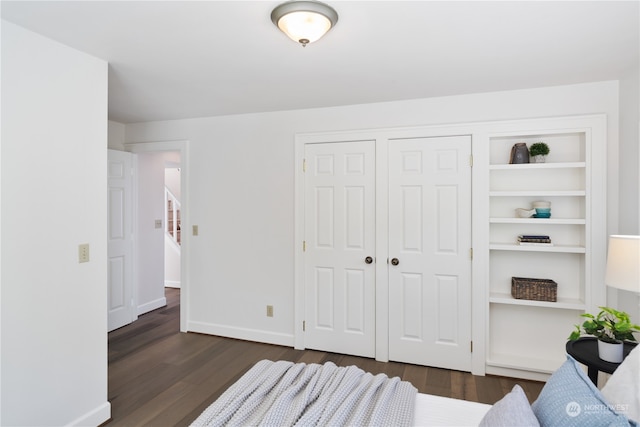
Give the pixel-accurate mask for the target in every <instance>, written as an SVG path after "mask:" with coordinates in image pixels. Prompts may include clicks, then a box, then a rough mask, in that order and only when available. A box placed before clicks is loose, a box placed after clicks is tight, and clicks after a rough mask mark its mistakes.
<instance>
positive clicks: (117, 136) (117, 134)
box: [107, 120, 125, 151]
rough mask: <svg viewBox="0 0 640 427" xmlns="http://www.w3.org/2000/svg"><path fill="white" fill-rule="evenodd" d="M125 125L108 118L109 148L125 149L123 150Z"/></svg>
mask: <svg viewBox="0 0 640 427" xmlns="http://www.w3.org/2000/svg"><path fill="white" fill-rule="evenodd" d="M124 132H125V125H123V124H122V123H118V122H114V121H111V120H109V127H108V133H107V135H108V140H107V145H108V146H109V148H110V149H111V150H118V151H125V150H124V142H125V137H124Z"/></svg>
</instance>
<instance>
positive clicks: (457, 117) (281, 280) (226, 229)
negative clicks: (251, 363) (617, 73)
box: [126, 81, 618, 345]
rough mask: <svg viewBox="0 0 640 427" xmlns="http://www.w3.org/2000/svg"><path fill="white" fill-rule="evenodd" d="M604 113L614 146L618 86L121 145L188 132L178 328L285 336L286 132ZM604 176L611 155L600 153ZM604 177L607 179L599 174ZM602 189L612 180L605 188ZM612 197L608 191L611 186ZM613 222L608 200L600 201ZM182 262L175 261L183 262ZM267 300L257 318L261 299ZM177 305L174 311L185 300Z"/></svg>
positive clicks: (386, 106)
mask: <svg viewBox="0 0 640 427" xmlns="http://www.w3.org/2000/svg"><path fill="white" fill-rule="evenodd" d="M590 113H607V114H608V117H609V127H608V138H609V148H608V152H609V156H611V153H617V152H618V148H617V144H618V82H615V81H611V82H599V83H592V84H583V85H572V86H563V87H553V88H542V89H530V90H519V91H509V92H496V93H485V94H474V95H463V96H451V97H443V98H430V99H420V100H411V101H402V102H390V103H381V104H369V105H355V106H346V107H335V108H323V109H312V110H298V111H284V112H275V113H263V114H247V115H236V116H225V117H210V118H199V119H190V120H173V121H163V122H153V123H137V124H131V125H127V128H126V136H127V142H128V143H129V142H144V141H166V140H189V141H190V153H189V158H188V159H186V160H185V159H183V160H182V161H183V165H185V166H187V167H188V168H189V176H190V183H189V188H188V192H189V194H190V198H189V200H190V202H189V208H190V212H189V217H190V221H191V224H184V227H183V230H187V229H188V230H190V229H191V225H192V224H196V225H198V226H199V236H196V237H192V238H191V239H190V247H189V251H190V256H189V257H188V259H187V261H186V262H187V268H188V270H189V271H188V275H189V278H190V279H189V282H188V284H185V283H183V284H182V287H183V288H184V287H185V286H188V288H189V293H188V295H189V297H188V302H187V303H188V313H189V314H188V316H189V319H188V326H187V327H188V329H189V330H198V331H202V332H209V333H216V334H221V335H229V336H234V337H238V338H245V339H256V340H262V341H265V342H272V343H280V344H285V345H292V344H293V330H294V329H293V327H294V325H293V318H294V317H293V313H294V307H293V302H294V298H293V297H294V283H293V280H294V279H293V272H294V267H293V259H294V256H293V255H294V241H293V234H294V226H293V223H294V167H299V165H294V135H295V134H296V133H298V132H314V131H338V130H347V129H367V128H381V127H398V126H420V125H430V124H444V123H465V122H477V121H487V120H502V119H516V118H532V117H549V116H560V115H574V114H590ZM608 166H609V168H610V169H609V170H610V172H609V176H608V177H609V178H610V177H611V176H612V174H614V173H615V171H616V169H617V157H615V156H614V157H612V158H610V159H609V163H608ZM603 179H605V177H603ZM609 185H610V184H609ZM609 189H610V190H611V192H612V193H615V191H613V190H615V188H611V187H610V188H609ZM609 202H610V203H609V212H608V214H609V220H610V223H609V228H611V227H613V225H617V216H618V211H617V203H618V202H617V197H616V198H615V199H614V200H609ZM183 266H184V265H183ZM267 304H270V305H273V306H274V317H273V318H267V317H266V315H265V313H266V310H265V308H266V305H267ZM183 309H184V308H183Z"/></svg>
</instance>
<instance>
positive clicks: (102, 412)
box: [67, 402, 111, 427]
mask: <svg viewBox="0 0 640 427" xmlns="http://www.w3.org/2000/svg"><path fill="white" fill-rule="evenodd" d="M109 419H111V403H109V402H105V403H103V404H102V405H100V406H98V407H97V408H95V409H94V410H93V411H89V412H87V413H86V414H84V415H83V416H81V417H79V418H76V419H75V420H73V421H72V422H70V423H69V424H67V426H68V427H71V426H99V425H101V424H103V423H105V422H106V421H108V420H109Z"/></svg>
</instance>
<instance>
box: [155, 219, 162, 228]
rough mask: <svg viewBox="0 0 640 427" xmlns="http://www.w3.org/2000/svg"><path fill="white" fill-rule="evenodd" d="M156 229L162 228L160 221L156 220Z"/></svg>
mask: <svg viewBox="0 0 640 427" xmlns="http://www.w3.org/2000/svg"><path fill="white" fill-rule="evenodd" d="M156 228H162V220H161V219H156Z"/></svg>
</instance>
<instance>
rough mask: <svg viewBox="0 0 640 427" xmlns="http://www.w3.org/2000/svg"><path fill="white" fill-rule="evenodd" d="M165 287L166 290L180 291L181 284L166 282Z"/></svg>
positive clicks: (171, 281)
mask: <svg viewBox="0 0 640 427" xmlns="http://www.w3.org/2000/svg"><path fill="white" fill-rule="evenodd" d="M164 287H165V288H176V289H180V282H179V281H177V282H176V281H173V280H165V281H164Z"/></svg>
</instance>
